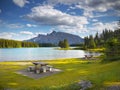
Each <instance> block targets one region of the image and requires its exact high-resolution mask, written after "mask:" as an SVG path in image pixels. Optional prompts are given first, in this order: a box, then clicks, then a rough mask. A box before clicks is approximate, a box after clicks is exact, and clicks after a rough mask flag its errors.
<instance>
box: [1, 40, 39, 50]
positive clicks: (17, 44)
mask: <svg viewBox="0 0 120 90" xmlns="http://www.w3.org/2000/svg"><path fill="white" fill-rule="evenodd" d="M21 47H39V45H38V44H37V43H32V42H25V41H16V40H8V39H0V48H21Z"/></svg>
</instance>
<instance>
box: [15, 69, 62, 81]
mask: <svg viewBox="0 0 120 90" xmlns="http://www.w3.org/2000/svg"><path fill="white" fill-rule="evenodd" d="M59 72H61V70H60V69H53V71H52V72H49V71H47V72H44V73H39V74H37V73H34V72H30V71H27V69H24V70H20V71H17V72H16V73H17V74H21V75H23V76H27V77H30V78H33V79H39V78H42V77H46V76H50V75H53V74H56V73H59Z"/></svg>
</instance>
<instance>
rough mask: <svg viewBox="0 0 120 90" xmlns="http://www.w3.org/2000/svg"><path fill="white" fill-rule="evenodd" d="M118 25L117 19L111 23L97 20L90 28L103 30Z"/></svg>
mask: <svg viewBox="0 0 120 90" xmlns="http://www.w3.org/2000/svg"><path fill="white" fill-rule="evenodd" d="M117 27H118V24H117V22H116V21H113V22H109V23H102V22H96V23H94V24H93V27H90V28H88V29H89V30H91V31H97V32H102V31H103V30H105V29H108V30H115V29H117Z"/></svg>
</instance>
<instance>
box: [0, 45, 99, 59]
mask: <svg viewBox="0 0 120 90" xmlns="http://www.w3.org/2000/svg"><path fill="white" fill-rule="evenodd" d="M84 55H93V56H98V55H100V53H95V52H87V51H84V50H57V49H55V48H54V47H52V48H51V47H50V48H46V47H45V48H43V47H41V48H4V49H0V61H18V60H51V59H59V58H82V57H84Z"/></svg>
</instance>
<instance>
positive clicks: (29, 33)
mask: <svg viewBox="0 0 120 90" xmlns="http://www.w3.org/2000/svg"><path fill="white" fill-rule="evenodd" d="M20 34H24V35H33V33H32V32H30V31H21V32H20Z"/></svg>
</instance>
